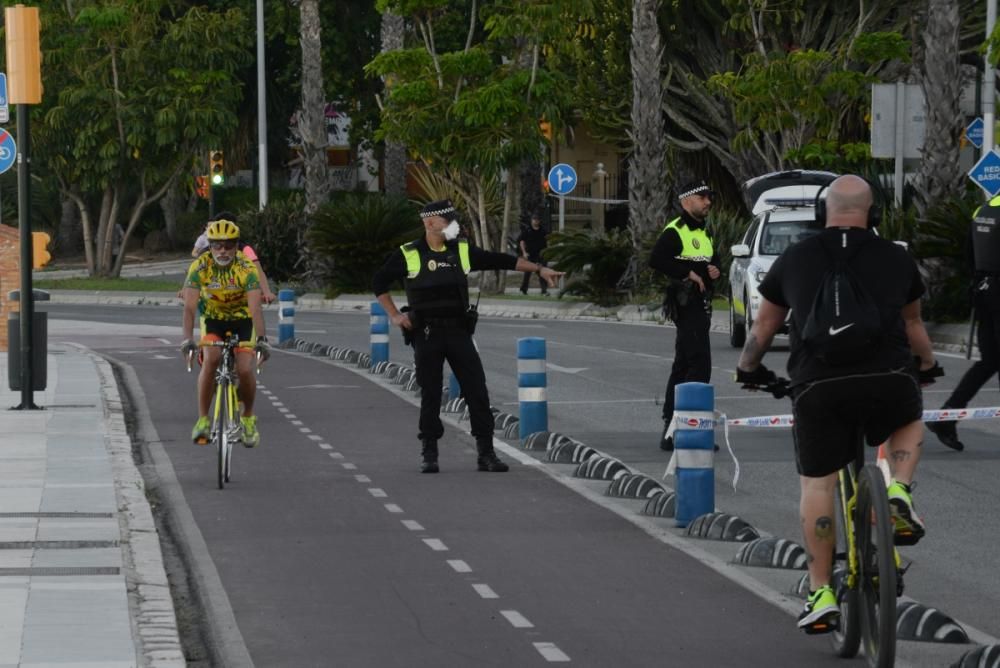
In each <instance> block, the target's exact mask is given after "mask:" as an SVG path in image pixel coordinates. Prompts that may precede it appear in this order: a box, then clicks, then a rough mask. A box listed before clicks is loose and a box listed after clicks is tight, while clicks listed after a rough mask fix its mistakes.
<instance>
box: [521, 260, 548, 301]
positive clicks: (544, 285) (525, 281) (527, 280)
mask: <svg viewBox="0 0 1000 668" xmlns="http://www.w3.org/2000/svg"><path fill="white" fill-rule="evenodd" d="M528 261H529V262H534V263H535V264H537V265H538V266H540V267H544V266H546V265H545V263H544V262H542V256H541V255H528ZM532 275H534V276H538V287H540V288H541V289H542V292H548V290H549V284H548V281H546V280H545V279H544V278H542V274H541V272H537V271H535V272H530V271H526V272H524V278H522V279H521V292H527V291H528V286H529V285H530V284H531V277H532Z"/></svg>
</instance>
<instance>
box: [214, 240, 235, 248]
mask: <svg viewBox="0 0 1000 668" xmlns="http://www.w3.org/2000/svg"><path fill="white" fill-rule="evenodd" d="M208 245H209V246H211V248H212V250H233V249H234V248H236V242H235V241H210V242H208Z"/></svg>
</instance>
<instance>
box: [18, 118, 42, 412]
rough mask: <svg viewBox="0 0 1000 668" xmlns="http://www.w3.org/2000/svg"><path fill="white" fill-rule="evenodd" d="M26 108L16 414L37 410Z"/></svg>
mask: <svg viewBox="0 0 1000 668" xmlns="http://www.w3.org/2000/svg"><path fill="white" fill-rule="evenodd" d="M28 122H29V121H28V105H27V104H19V105H17V225H18V228H19V231H20V237H21V307H20V312H21V322H20V323H19V324H20V325H21V328H20V337H21V341H20V343H21V404H20V405H19V406H17V410H37V409H38V406H36V405H35V402H34V396H33V394H34V381H35V374H34V369H33V367H32V363H31V362H32V357H33V355H32V349H31V343H32V341H31V337H32V334H33V327H32V325H33V324H34V322H33V321H34V319H35V299H34V295H33V293H32V291H31V264H32V257H33V255H34V254H33V253H32V248H31V210H30V206H31V179H30V178H29V176H30V172H29V169H30V167H31V145H30V139H31V133H30V132H29V128H28Z"/></svg>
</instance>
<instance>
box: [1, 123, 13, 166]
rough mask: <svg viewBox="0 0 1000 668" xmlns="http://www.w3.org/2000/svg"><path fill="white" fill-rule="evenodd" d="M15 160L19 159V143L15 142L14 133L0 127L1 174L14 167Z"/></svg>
mask: <svg viewBox="0 0 1000 668" xmlns="http://www.w3.org/2000/svg"><path fill="white" fill-rule="evenodd" d="M15 160H17V144H15V143H14V135H12V134H11V133H9V132H7V131H6V130H3V129H0V174H3V173H4V172H6V171H7V170H8V169H10V168H11V167H13V166H14V161H15Z"/></svg>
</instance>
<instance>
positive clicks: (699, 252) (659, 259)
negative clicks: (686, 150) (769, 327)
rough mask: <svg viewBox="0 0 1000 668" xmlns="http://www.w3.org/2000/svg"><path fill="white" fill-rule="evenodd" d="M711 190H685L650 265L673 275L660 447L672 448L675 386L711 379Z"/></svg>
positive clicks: (715, 274) (714, 264)
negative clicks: (670, 356) (672, 338)
mask: <svg viewBox="0 0 1000 668" xmlns="http://www.w3.org/2000/svg"><path fill="white" fill-rule="evenodd" d="M712 195H713V193H712V191H711V189H709V187H708V185H706V184H705V182H704V181H696V182H694V183H688V184H686V185H685V186H684V188H682V189H681V192H680V195H679V199H680V203H681V209H682V211H681V215H680V216H678V217H677V218H674V219H673V220H671V221H670V222H669V223H667V225H666V227H664V228H663V233H662V234H660V238H659V239H657V241H656V245H655V246H654V247H653V252H652V254H651V255H650V258H649V266H650V267H652V268H653V269H655V270H656V271H659V272H661V273H663V274H666V275H667V277H668V278H669V279H670V285H669V287H668V288H667V295H666V298H665V299H664V301H663V309H664V313H665V315H666V317H667V319H668V320H671V321H672V322H673V323H674V325H676V326H677V339H676V342H675V344H674V364H673V367H672V368H671V369H670V379H669V380H668V381H667V391H666V396H665V397H664V399H663V432H662V434H661V436H660V449H661V450H673V449H674V444H673V438H668V437H667V430H668V429H669V427H670V422H671V421H672V420H673V418H674V388H676V387H677V385H678V383H691V382H699V383H707V382H708V381H709V380H711V377H712V349H711V347H710V345H709V340H708V330H709V327H710V326H711V324H712V284H713V282H714V281H715V280H716V279H717V278H719V273H720V272H719V254H718V252H717V251H715V250H714V248H713V245H712V239H711V237H709V235H708V232H707V231H706V230H705V219H706V218H707V217H708V212H709V210H710V209H711V208H712Z"/></svg>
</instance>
